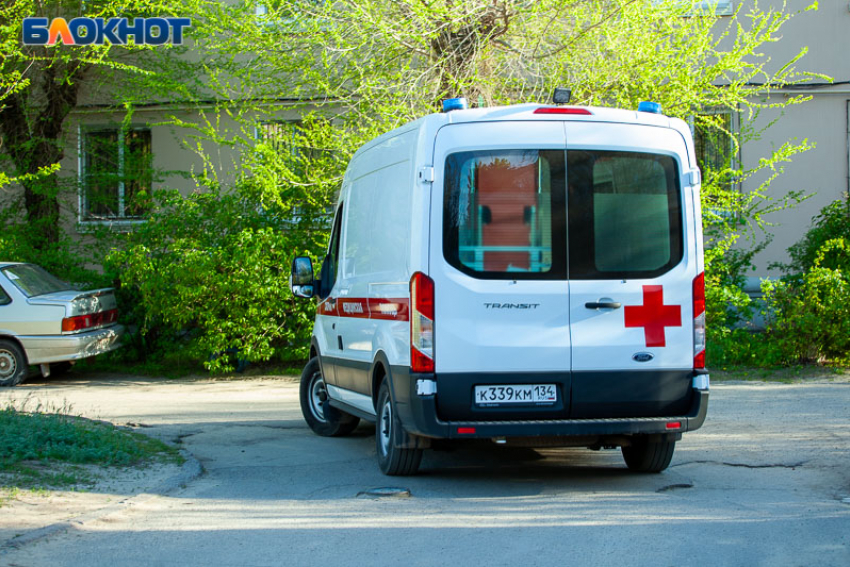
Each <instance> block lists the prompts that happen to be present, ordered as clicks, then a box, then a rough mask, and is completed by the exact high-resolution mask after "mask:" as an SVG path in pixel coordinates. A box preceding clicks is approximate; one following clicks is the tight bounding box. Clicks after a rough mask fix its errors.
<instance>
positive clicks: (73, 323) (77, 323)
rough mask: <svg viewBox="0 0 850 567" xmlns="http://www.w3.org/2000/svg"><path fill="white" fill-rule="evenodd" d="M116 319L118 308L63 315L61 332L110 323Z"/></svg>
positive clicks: (83, 329)
mask: <svg viewBox="0 0 850 567" xmlns="http://www.w3.org/2000/svg"><path fill="white" fill-rule="evenodd" d="M117 320H118V310H117V309H110V310H109V311H101V312H99V313H89V314H88V315H77V316H76V317H65V318H64V319H62V332H63V333H72V332H74V331H85V330H86V329H93V328H95V327H102V326H103V325H111V324H112V323H114V322H116V321H117Z"/></svg>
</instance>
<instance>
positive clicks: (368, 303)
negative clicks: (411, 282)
mask: <svg viewBox="0 0 850 567" xmlns="http://www.w3.org/2000/svg"><path fill="white" fill-rule="evenodd" d="M316 314H317V315H326V316H328V317H352V318H355V319H381V320H384V321H409V320H410V300H409V299H408V298H406V297H398V298H383V297H381V298H376V297H372V298H369V297H345V298H333V297H329V298H328V299H326V300H324V301H323V302H321V303H320V304H319V305H318V307H317V308H316Z"/></svg>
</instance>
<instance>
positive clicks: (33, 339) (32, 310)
mask: <svg viewBox="0 0 850 567" xmlns="http://www.w3.org/2000/svg"><path fill="white" fill-rule="evenodd" d="M123 334H124V327H123V326H122V325H119V324H118V309H117V308H116V301H115V293H114V292H113V290H112V289H111V288H105V289H96V290H92V291H78V290H77V289H75V288H74V286H72V285H70V284H68V283H66V282H63V281H62V280H60V279H58V278H56V277H54V276H52V275H51V274H49V273H48V272H47V271H45V270H44V269H43V268H41V267H39V266H36V265H34V264H22V263H17V262H0V386H15V385H17V384H20V383H21V382H23V381H24V379H26V377H27V370H28V367H29V366H30V365H39V366H40V367H41V372H42V374H44V375H45V376H48V375H49V374H50V368H51V365H57V364H62V363H66V364H67V363H68V362H69V361H75V360H80V359H82V358H88V357H90V356H95V355H98V354H102V353H104V352H109V351H111V350H115V349H116V348H118V347H119V346H121V341H120V340H119V339H120V337H121V335H123Z"/></svg>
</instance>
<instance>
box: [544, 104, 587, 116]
mask: <svg viewBox="0 0 850 567" xmlns="http://www.w3.org/2000/svg"><path fill="white" fill-rule="evenodd" d="M534 114H579V115H583V116H590V115H592V114H593V113H592V112H591V111H589V110H588V109H586V108H577V107H575V106H541V107H540V108H538V109H536V110H535V111H534Z"/></svg>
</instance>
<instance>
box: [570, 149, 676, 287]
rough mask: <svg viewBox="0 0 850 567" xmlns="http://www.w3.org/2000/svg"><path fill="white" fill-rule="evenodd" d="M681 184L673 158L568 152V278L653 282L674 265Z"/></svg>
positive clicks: (599, 152) (579, 151)
mask: <svg viewBox="0 0 850 567" xmlns="http://www.w3.org/2000/svg"><path fill="white" fill-rule="evenodd" d="M678 179H679V177H678V171H677V168H676V162H675V160H674V159H673V158H672V157H670V156H665V155H658V154H649V153H637V152H616V151H601V150H593V151H581V150H570V151H568V152H567V185H568V188H569V189H568V193H567V203H568V206H569V240H570V246H569V252H570V270H569V275H570V278H571V279H619V278H650V277H655V276H658V275H660V274H663V273H665V272H667V271H668V270H670V269H671V268H672V267H673V266H675V265H676V264H678V263H679V261H680V260H681V259H682V221H681V216H682V213H681V202H680V201H681V199H680V193H681V191H680V190H679V181H678Z"/></svg>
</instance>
